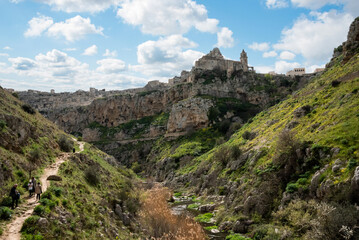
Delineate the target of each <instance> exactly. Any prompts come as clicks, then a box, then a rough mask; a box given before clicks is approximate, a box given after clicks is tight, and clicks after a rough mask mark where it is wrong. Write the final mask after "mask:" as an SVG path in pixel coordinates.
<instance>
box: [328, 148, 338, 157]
mask: <svg viewBox="0 0 359 240" xmlns="http://www.w3.org/2000/svg"><path fill="white" fill-rule="evenodd" d="M330 152H331V154H332V156H333V157H335V156H336V155H337V154H338V153H339V152H340V148H338V147H334V148H332V149H330Z"/></svg>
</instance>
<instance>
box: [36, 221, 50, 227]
mask: <svg viewBox="0 0 359 240" xmlns="http://www.w3.org/2000/svg"><path fill="white" fill-rule="evenodd" d="M37 225H38V226H39V227H40V229H45V228H46V227H47V226H48V225H49V221H47V219H46V218H40V219H39V220H38V222H37Z"/></svg>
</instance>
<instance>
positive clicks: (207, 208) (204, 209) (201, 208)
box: [198, 204, 216, 213]
mask: <svg viewBox="0 0 359 240" xmlns="http://www.w3.org/2000/svg"><path fill="white" fill-rule="evenodd" d="M215 208H216V205H215V204H206V205H202V206H199V208H198V210H199V211H200V212H201V213H207V212H213V211H214V209H215Z"/></svg>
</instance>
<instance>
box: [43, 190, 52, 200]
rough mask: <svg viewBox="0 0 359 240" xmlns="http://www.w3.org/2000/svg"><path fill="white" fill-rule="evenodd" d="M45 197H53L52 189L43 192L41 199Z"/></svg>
mask: <svg viewBox="0 0 359 240" xmlns="http://www.w3.org/2000/svg"><path fill="white" fill-rule="evenodd" d="M44 198H47V199H50V200H51V199H52V193H51V192H50V191H46V192H44V193H43V194H41V199H44Z"/></svg>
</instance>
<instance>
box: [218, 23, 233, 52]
mask: <svg viewBox="0 0 359 240" xmlns="http://www.w3.org/2000/svg"><path fill="white" fill-rule="evenodd" d="M232 35H233V32H232V31H231V30H229V29H228V28H226V27H224V28H222V29H221V31H219V32H218V33H217V40H218V43H217V44H216V46H217V47H225V48H230V47H233V46H234V39H233V37H232Z"/></svg>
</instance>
